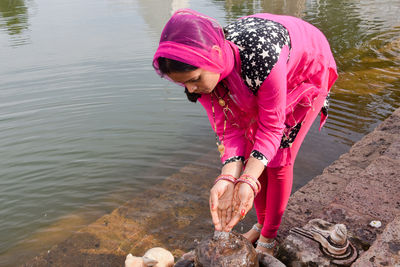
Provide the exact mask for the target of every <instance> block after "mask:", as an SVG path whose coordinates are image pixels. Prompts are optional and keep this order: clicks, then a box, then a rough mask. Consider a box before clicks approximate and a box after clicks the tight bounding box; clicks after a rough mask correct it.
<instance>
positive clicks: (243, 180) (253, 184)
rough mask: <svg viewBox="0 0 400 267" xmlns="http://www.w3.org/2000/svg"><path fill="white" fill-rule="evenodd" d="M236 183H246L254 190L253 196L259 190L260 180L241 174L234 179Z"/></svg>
mask: <svg viewBox="0 0 400 267" xmlns="http://www.w3.org/2000/svg"><path fill="white" fill-rule="evenodd" d="M237 183H245V184H248V185H249V186H250V187H251V189H252V190H253V192H254V196H256V195H257V194H258V192H260V190H261V184H260V182H259V181H258V180H257V179H256V178H255V177H253V176H251V175H248V174H242V175H241V176H240V178H239V179H237V180H236V182H235V184H237Z"/></svg>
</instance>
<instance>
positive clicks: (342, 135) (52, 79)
mask: <svg viewBox="0 0 400 267" xmlns="http://www.w3.org/2000/svg"><path fill="white" fill-rule="evenodd" d="M189 6H190V7H191V8H193V9H196V10H199V11H200V12H204V13H206V14H208V15H210V16H214V17H216V18H217V19H218V20H219V21H220V23H221V24H222V25H225V24H226V23H228V22H230V21H232V20H234V19H235V18H237V17H240V16H244V15H248V14H252V13H257V12H270V13H278V14H287V15H295V16H299V17H302V18H303V19H305V20H307V21H309V22H311V23H312V24H314V25H316V26H317V27H318V28H320V29H321V30H322V31H323V32H324V33H325V35H326V36H327V38H328V40H329V42H330V44H331V46H332V50H333V52H334V56H335V58H336V60H337V64H338V69H339V74H340V77H339V80H338V81H337V83H336V85H335V87H334V88H333V91H332V104H331V109H330V116H329V119H328V121H327V124H326V126H325V128H324V130H323V131H322V132H321V133H318V130H317V127H316V125H314V126H313V128H312V130H311V132H310V134H309V135H308V137H307V138H306V140H305V143H304V145H303V147H302V149H301V151H300V154H299V156H298V159H297V161H296V165H295V177H296V179H295V181H294V188H295V189H297V188H299V187H300V186H302V185H304V184H305V183H306V182H307V181H308V180H309V179H310V178H312V177H314V176H315V175H317V174H319V173H320V172H321V170H322V169H323V168H324V167H326V166H327V165H329V164H330V163H331V162H332V161H333V160H335V159H336V158H337V157H338V156H339V155H340V154H342V153H344V152H346V151H347V150H348V149H349V146H350V145H352V144H353V143H354V142H355V141H357V140H359V139H360V138H361V137H362V135H364V134H366V133H368V132H370V131H371V130H372V128H373V127H374V126H376V125H377V123H379V122H380V121H382V120H383V119H384V118H386V117H387V116H388V115H389V114H390V113H391V112H392V111H393V110H394V109H395V108H397V107H399V104H398V103H399V102H400V91H399V89H400V78H399V74H398V73H399V69H400V38H399V36H400V17H399V16H398V14H399V13H400V2H399V1H398V0H383V1H382V0H362V1H355V0H354V1H351V0H337V1H328V0H298V1H296V0H247V1H245V0H226V1H224V0H199V1H189V0H112V1H105V2H104V1H97V0H88V1H79V0H69V1H65V0H62V1H58V2H57V1H44V0H36V1H35V5H33V2H31V1H22V0H0V42H1V43H0V45H1V47H2V49H1V50H0V58H1V63H0V89H1V97H0V129H1V130H0V147H1V150H2V151H1V154H0V156H1V160H0V236H1V238H2V242H1V243H0V265H1V266H7V265H9V266H14V265H15V264H13V263H15V262H13V260H14V261H15V258H16V257H15V256H13V257H10V255H20V254H21V253H22V251H25V253H26V254H27V255H28V254H29V250H28V249H27V248H29V247H36V248H38V249H39V248H40V249H47V246H51V244H52V241H51V240H53V242H54V240H57V238H63V237H64V236H65V233H66V232H68V231H73V230H74V229H78V228H79V226H81V225H84V224H86V223H87V222H89V221H90V220H93V219H94V218H96V217H98V216H99V214H102V213H104V212H107V211H109V210H111V209H113V208H114V207H116V206H118V205H119V204H120V203H122V202H123V201H125V200H126V199H129V198H130V197H132V196H134V195H135V192H137V191H139V190H142V189H143V188H145V187H148V186H149V184H151V183H155V182H159V181H160V180H162V179H163V178H165V176H166V175H168V174H170V173H173V172H176V171H178V170H179V168H181V167H182V166H183V165H185V164H186V163H188V162H190V161H191V160H195V159H196V158H198V157H200V156H201V155H204V154H205V153H207V152H208V151H209V150H210V149H215V148H214V143H213V141H214V140H213V137H212V134H211V132H210V126H209V124H208V121H207V117H206V115H205V113H204V111H203V110H202V108H201V107H200V106H199V105H193V104H191V103H188V102H187V100H186V99H185V96H184V94H183V92H182V89H181V88H177V87H176V86H174V85H173V84H170V83H168V82H165V81H163V80H161V79H160V78H159V77H157V76H156V75H155V74H154V72H153V70H152V67H151V58H152V55H153V52H154V50H155V47H156V44H157V41H158V38H159V34H160V32H161V30H162V28H163V26H164V23H165V22H166V21H167V19H168V17H169V16H170V14H171V12H173V11H174V10H175V9H177V8H180V7H189ZM33 7H34V8H35V9H37V12H34V13H35V15H34V16H32V15H30V14H31V13H32V11H31V9H32V8H33ZM39 11H40V12H39ZM28 17H29V19H28ZM4 40H6V41H4ZM27 40H31V41H29V42H28V41H27ZM21 44H24V45H22V46H21ZM4 62H5V63H6V64H4ZM216 154H217V153H216ZM71 214H72V215H71ZM82 214H84V215H82ZM65 224H74V225H75V226H71V225H70V226H69V227H65V226H63V225H65ZM56 232H57V233H56ZM60 232H64V233H63V234H60ZM50 233H53V234H54V236H53V237H54V238H53V239H52V238H51V237H50V236H51V234H50ZM55 233H56V234H55ZM41 236H45V238H43V239H41V238H40V237H41ZM7 252H8V254H7ZM21 258H22V257H21ZM10 259H11V260H10Z"/></svg>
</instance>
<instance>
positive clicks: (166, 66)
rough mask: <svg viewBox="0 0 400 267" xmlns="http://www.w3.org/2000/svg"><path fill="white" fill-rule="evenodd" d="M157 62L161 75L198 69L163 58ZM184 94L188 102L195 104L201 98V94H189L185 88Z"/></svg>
mask: <svg viewBox="0 0 400 267" xmlns="http://www.w3.org/2000/svg"><path fill="white" fill-rule="evenodd" d="M157 61H158V68H159V70H160V72H161V73H162V74H169V73H171V72H186V71H193V70H197V69H198V67H196V66H193V65H190V64H186V63H183V62H181V61H177V60H173V59H170V58H165V57H159V58H158V59H157ZM185 94H186V96H187V98H188V100H189V101H190V102H193V103H196V102H197V99H199V98H200V97H201V94H197V93H190V92H189V90H188V89H187V88H186V87H185Z"/></svg>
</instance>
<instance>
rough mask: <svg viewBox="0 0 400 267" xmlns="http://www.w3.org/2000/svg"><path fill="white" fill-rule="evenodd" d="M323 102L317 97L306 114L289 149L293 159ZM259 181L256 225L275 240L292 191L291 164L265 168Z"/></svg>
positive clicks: (321, 98)
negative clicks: (259, 189)
mask: <svg viewBox="0 0 400 267" xmlns="http://www.w3.org/2000/svg"><path fill="white" fill-rule="evenodd" d="M324 100H325V98H324V97H322V96H319V97H317V98H316V99H315V101H314V103H313V109H312V110H311V111H309V113H307V115H306V117H305V119H304V123H303V125H302V126H301V128H300V131H299V133H298V134H297V136H296V139H295V140H294V142H293V144H292V147H291V148H290V149H291V155H292V158H293V159H294V158H296V156H297V152H298V151H299V148H300V146H301V144H302V143H303V140H304V137H305V136H306V134H307V132H308V130H309V129H310V127H311V125H312V123H313V122H314V120H315V119H316V117H317V116H318V113H319V112H320V110H321V107H322V106H323V104H324ZM259 181H260V183H261V191H260V192H259V193H258V195H257V196H256V198H255V199H254V206H255V208H256V213H257V219H258V223H259V224H261V225H263V227H262V230H261V235H263V236H264V237H266V238H275V237H276V235H277V233H278V229H279V226H280V224H281V219H282V216H283V213H284V211H285V209H286V205H287V203H288V200H289V197H290V193H291V191H292V184H293V164H291V165H287V166H282V167H277V168H271V167H268V166H267V167H266V168H265V170H264V172H263V173H262V174H261V176H260V177H259Z"/></svg>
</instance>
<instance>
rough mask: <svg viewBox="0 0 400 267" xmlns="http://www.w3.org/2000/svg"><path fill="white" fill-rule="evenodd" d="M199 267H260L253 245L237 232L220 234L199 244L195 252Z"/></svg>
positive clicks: (196, 262) (195, 262)
mask: <svg viewBox="0 0 400 267" xmlns="http://www.w3.org/2000/svg"><path fill="white" fill-rule="evenodd" d="M194 264H195V266H197V267H213V266H215V267H217V266H219V267H228V266H236V267H241V266H243V267H244V266H246V267H258V266H259V262H258V255H257V252H256V250H255V249H254V247H253V245H252V244H251V243H250V242H249V241H248V240H247V239H246V238H244V237H243V236H242V235H240V234H238V233H236V232H230V233H220V234H216V235H214V236H213V237H210V238H207V239H205V240H203V241H202V242H200V243H199V245H198V246H197V247H196V249H195V251H194Z"/></svg>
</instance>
